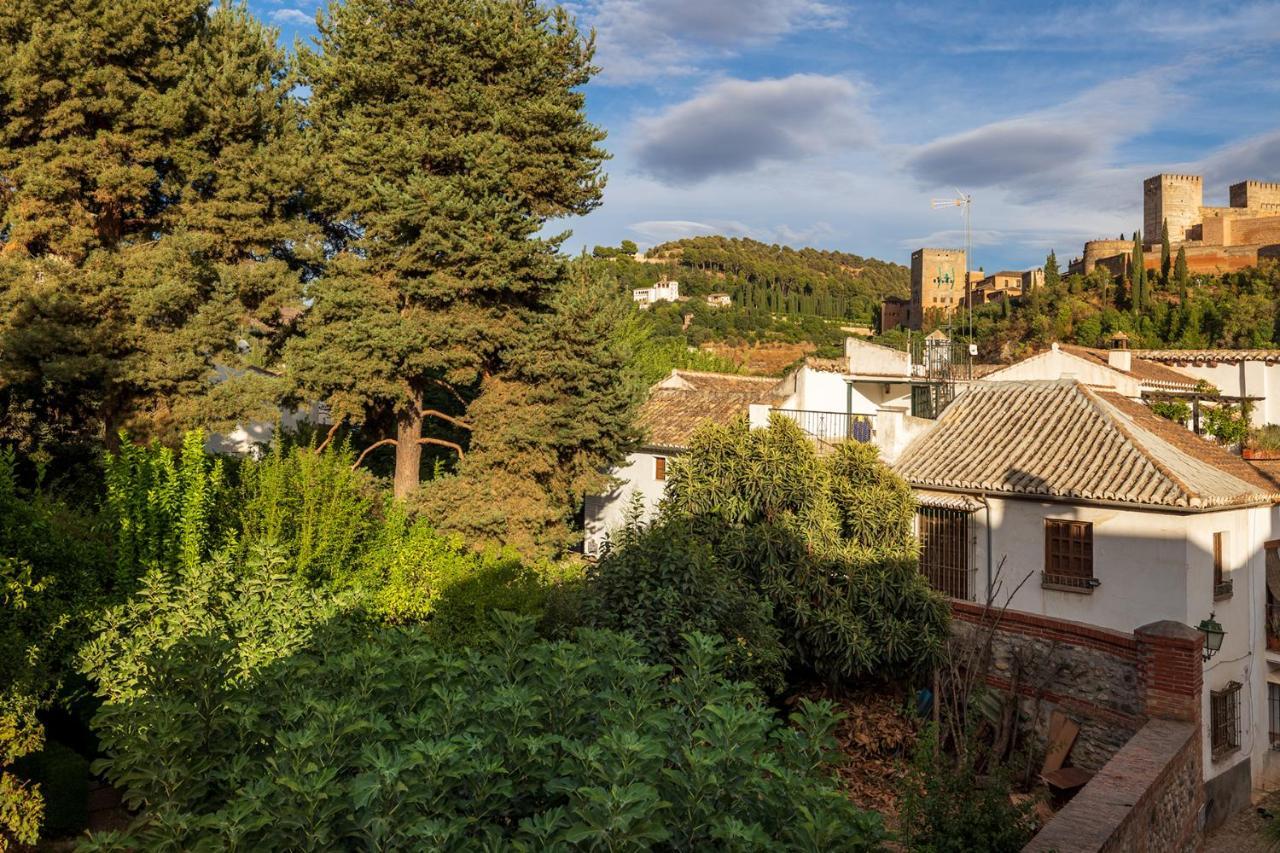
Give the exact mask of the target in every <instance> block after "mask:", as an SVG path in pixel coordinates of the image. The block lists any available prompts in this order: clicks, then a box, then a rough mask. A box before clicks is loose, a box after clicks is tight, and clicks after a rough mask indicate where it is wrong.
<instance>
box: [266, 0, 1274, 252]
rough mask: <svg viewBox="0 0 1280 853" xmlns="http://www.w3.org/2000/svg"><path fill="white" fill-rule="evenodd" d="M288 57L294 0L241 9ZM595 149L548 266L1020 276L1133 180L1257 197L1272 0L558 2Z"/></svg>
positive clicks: (1124, 217)
mask: <svg viewBox="0 0 1280 853" xmlns="http://www.w3.org/2000/svg"><path fill="white" fill-rule="evenodd" d="M249 5H250V7H251V8H252V9H254V11H255V12H257V14H258V15H259V16H261V17H262V18H264V19H266V20H267V21H269V22H271V23H273V24H275V25H276V26H279V27H280V28H281V38H282V39H283V40H285V41H287V42H292V41H293V39H294V38H306V37H307V36H308V35H309V34H310V33H311V32H312V31H313V29H314V26H313V23H312V21H313V19H314V16H315V10H316V7H317V5H319V4H318V3H316V2H314V0H249ZM565 5H566V6H567V7H569V8H570V9H571V10H572V11H573V12H574V13H575V14H576V15H577V16H578V19H579V22H580V23H581V24H583V25H584V26H586V27H594V28H595V29H596V32H597V44H598V50H597V56H596V63H597V64H598V65H600V66H601V67H602V69H603V71H602V73H601V74H600V75H599V76H598V77H597V78H596V79H595V80H594V81H593V82H592V83H591V84H590V85H589V86H588V89H587V103H588V111H589V113H590V116H591V118H592V120H593V121H595V122H596V123H598V124H600V125H602V126H603V127H604V128H605V129H606V130H608V132H609V139H608V141H607V142H606V146H607V147H608V148H609V150H610V151H611V152H612V154H613V159H612V160H611V161H610V162H609V164H608V167H607V170H608V172H609V176H610V177H609V184H608V187H607V188H606V190H605V198H604V204H603V205H602V206H601V207H600V209H599V210H597V211H595V212H593V213H592V214H590V215H589V216H587V217H584V218H582V219H577V220H573V221H570V222H569V223H568V226H569V227H571V228H572V229H573V231H574V236H573V237H572V238H571V240H570V242H569V244H568V248H569V249H570V250H576V249H577V248H578V247H580V246H582V245H587V246H591V245H594V244H596V243H609V244H616V243H617V242H618V241H620V240H622V239H632V240H635V241H636V242H637V243H639V244H640V245H641V246H646V245H652V244H654V243H658V242H662V241H663V240H668V239H673V238H676V237H682V236H689V235H695V234H712V233H718V234H727V235H731V236H748V237H753V238H756V239H759V240H764V241H766V242H777V243H786V244H790V245H795V246H801V245H811V246H818V247H821V248H826V249H840V250H844V251H850V252H857V253H859V254H864V255H873V256H876V257H880V258H884V259H887V260H896V261H899V262H901V263H908V262H909V259H910V253H911V250H912V249H913V248H915V247H918V246H926V245H927V246H947V245H960V244H962V242H963V224H962V219H961V216H960V214H959V212H958V211H957V210H955V209H952V210H933V209H931V207H930V200H931V199H932V198H941V197H951V196H954V195H955V192H956V188H959V189H961V190H963V191H965V192H969V193H971V194H972V195H973V197H974V204H973V232H974V237H973V243H974V259H973V263H974V265H975V266H983V267H985V268H986V269H988V270H994V269H1001V268H1006V267H1011V268H1023V267H1027V266H1031V265H1033V264H1039V263H1042V262H1043V259H1044V255H1045V253H1046V252H1047V251H1048V250H1049V249H1050V248H1054V249H1056V250H1057V253H1058V256H1059V259H1060V260H1062V261H1064V262H1065V260H1066V259H1067V258H1070V257H1073V256H1075V255H1077V254H1079V252H1080V248H1081V244H1082V243H1083V241H1084V240H1086V239H1090V238H1093V237H1112V236H1118V235H1119V234H1120V233H1121V232H1126V233H1128V232H1131V231H1133V230H1134V229H1136V228H1139V227H1141V207H1142V186H1141V182H1142V179H1143V178H1145V177H1148V176H1149V175H1153V174H1156V173H1158V172H1161V171H1171V172H1192V173H1197V174H1203V175H1204V177H1205V203H1206V204H1223V205H1225V204H1226V192H1227V186H1228V185H1229V184H1230V183H1233V182H1235V181H1237V180H1243V179H1246V178H1254V179H1259V180H1271V181H1280V73H1277V70H1278V69H1280V0H1269V2H1257V3H1239V4H1236V3H1228V4H1221V3H1217V4H1209V3H1204V2H1196V3H1185V4H1178V3H1161V4H1153V3H1135V2H1125V3H1105V4H1095V3H1074V4H1048V3H1012V2H1009V3H998V2H981V0H978V2H969V3H965V4H948V3H932V2H928V1H927V0H921V2H911V3H893V2H879V3H846V2H835V0H571V2H566V3H565Z"/></svg>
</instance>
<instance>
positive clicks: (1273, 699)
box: [1267, 684, 1280, 749]
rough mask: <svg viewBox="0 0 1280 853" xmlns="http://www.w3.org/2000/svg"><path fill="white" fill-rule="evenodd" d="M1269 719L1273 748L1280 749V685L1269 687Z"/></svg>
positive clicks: (1269, 685)
mask: <svg viewBox="0 0 1280 853" xmlns="http://www.w3.org/2000/svg"><path fill="white" fill-rule="evenodd" d="M1267 717H1268V719H1269V720H1270V724H1269V726H1268V728H1269V729H1270V732H1271V748H1272V749H1280V684H1268V685H1267Z"/></svg>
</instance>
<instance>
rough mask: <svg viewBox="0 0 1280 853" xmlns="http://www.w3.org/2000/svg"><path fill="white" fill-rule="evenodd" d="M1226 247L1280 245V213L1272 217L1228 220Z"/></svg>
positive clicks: (1224, 242) (1224, 243)
mask: <svg viewBox="0 0 1280 853" xmlns="http://www.w3.org/2000/svg"><path fill="white" fill-rule="evenodd" d="M1226 236H1227V239H1226V240H1224V241H1223V245H1226V246H1248V245H1253V246H1257V245H1263V244H1269V243H1280V213H1277V214H1276V215H1274V216H1266V217H1257V218H1251V219H1235V220H1230V225H1229V227H1228V228H1227V235H1226Z"/></svg>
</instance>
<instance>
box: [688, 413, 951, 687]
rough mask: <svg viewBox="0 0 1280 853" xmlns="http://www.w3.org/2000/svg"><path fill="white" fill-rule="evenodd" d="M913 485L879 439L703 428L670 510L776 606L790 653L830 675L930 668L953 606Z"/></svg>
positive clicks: (791, 429)
mask: <svg viewBox="0 0 1280 853" xmlns="http://www.w3.org/2000/svg"><path fill="white" fill-rule="evenodd" d="M914 509H915V503H914V499H913V498H912V496H911V492H910V489H909V488H908V487H907V485H906V483H904V482H903V481H902V480H901V479H900V478H898V477H897V476H896V475H895V474H893V472H891V471H890V470H889V469H888V468H887V467H885V466H884V465H883V464H882V463H881V462H880V461H879V457H878V452H877V450H876V448H875V447H874V446H872V445H868V444H861V443H858V442H845V443H842V444H840V445H839V446H838V447H837V448H836V449H835V450H834V451H833V452H832V453H830V454H828V455H826V456H821V457H820V456H819V455H818V454H817V452H816V450H815V449H814V447H813V445H812V443H811V442H810V441H809V439H808V438H807V437H806V436H805V435H804V433H803V432H802V431H801V430H800V428H799V427H798V426H797V425H796V424H795V423H794V422H793V421H791V420H789V419H787V418H785V417H782V416H779V415H775V416H774V417H773V419H772V420H771V422H770V425H769V428H768V429H757V430H752V429H749V428H748V426H747V423H746V421H745V419H740V420H739V421H737V422H735V423H733V424H730V425H727V426H715V425H708V426H705V427H703V428H702V429H700V430H699V431H698V433H697V434H696V435H695V436H694V438H693V439H692V441H691V442H690V448H689V452H688V453H687V454H685V455H684V456H682V457H681V458H680V459H679V460H678V461H677V462H675V463H674V464H673V465H672V466H671V470H670V473H669V475H668V481H667V497H666V503H665V505H664V508H663V515H664V517H681V518H684V519H686V520H687V521H688V523H689V524H691V525H693V529H694V530H695V531H696V535H697V536H699V537H702V538H704V539H705V540H706V542H707V543H709V545H710V546H711V547H712V548H713V549H714V550H715V552H716V553H717V554H718V555H719V556H720V558H721V559H723V560H724V563H725V566H726V567H727V568H728V570H729V572H730V574H731V575H734V576H738V577H741V578H745V579H747V580H748V581H749V582H750V583H751V584H753V585H754V586H755V588H757V589H759V590H760V591H761V592H762V593H763V594H764V595H765V596H766V597H767V598H768V599H769V600H770V601H771V603H772V604H773V611H774V618H775V621H776V624H777V626H778V628H779V630H780V632H781V634H782V636H783V637H785V638H786V639H787V641H788V642H789V644H790V647H791V652H792V653H793V655H794V659H795V660H796V661H797V662H798V663H801V664H803V665H804V666H807V667H809V668H810V669H812V670H813V671H814V672H816V673H817V674H818V675H819V676H821V677H822V678H823V679H825V680H827V681H831V682H838V681H842V680H853V679H858V678H864V677H868V676H874V677H878V678H886V677H893V676H895V675H906V674H909V673H912V672H916V671H919V670H921V669H926V668H928V667H929V666H930V665H931V664H932V663H933V662H934V661H935V660H937V657H938V655H939V654H940V652H941V650H942V644H943V641H944V639H945V637H946V625H947V618H948V612H947V606H946V602H945V601H944V600H943V598H942V597H941V596H940V595H938V594H937V593H936V592H934V591H933V590H932V589H930V588H929V585H928V582H927V581H926V580H925V579H924V577H923V576H922V575H921V574H920V572H919V570H918V568H917V565H916V547H917V546H916V543H915V541H914V539H913V537H912V533H911V530H912V516H913V513H914Z"/></svg>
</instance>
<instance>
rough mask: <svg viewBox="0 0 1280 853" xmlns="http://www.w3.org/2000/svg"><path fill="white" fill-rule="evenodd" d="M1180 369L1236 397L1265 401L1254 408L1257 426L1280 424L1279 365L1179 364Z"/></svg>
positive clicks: (1253, 416)
mask: <svg viewBox="0 0 1280 853" xmlns="http://www.w3.org/2000/svg"><path fill="white" fill-rule="evenodd" d="M1177 367H1178V369H1179V370H1181V371H1182V372H1183V373H1189V374H1190V375H1192V376H1194V377H1195V378H1197V379H1204V380H1205V381H1207V382H1209V383H1211V384H1213V385H1214V386H1216V387H1217V389H1218V390H1219V391H1220V392H1221V393H1223V394H1227V395H1230V396H1233V397H1265V398H1266V399H1264V400H1262V401H1260V402H1257V403H1255V404H1254V408H1253V415H1252V418H1251V420H1252V422H1253V425H1254V426H1263V425H1264V424H1280V364H1267V363H1266V362H1264V361H1241V362H1239V363H1235V364H1232V363H1228V362H1216V363H1199V364H1196V363H1191V364H1179V365H1177Z"/></svg>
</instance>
